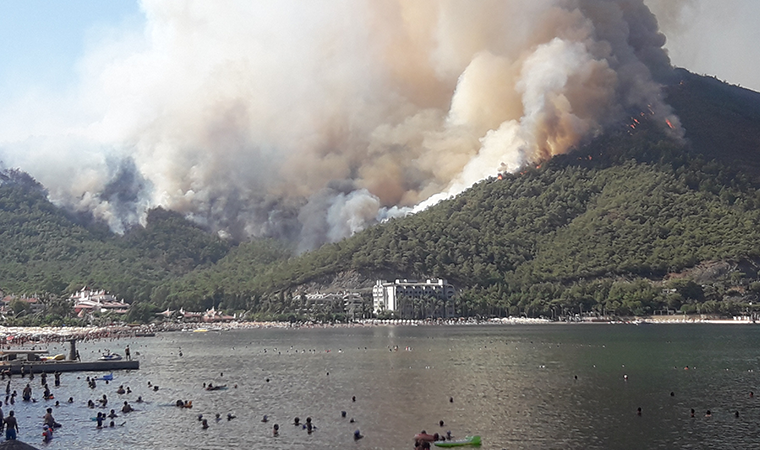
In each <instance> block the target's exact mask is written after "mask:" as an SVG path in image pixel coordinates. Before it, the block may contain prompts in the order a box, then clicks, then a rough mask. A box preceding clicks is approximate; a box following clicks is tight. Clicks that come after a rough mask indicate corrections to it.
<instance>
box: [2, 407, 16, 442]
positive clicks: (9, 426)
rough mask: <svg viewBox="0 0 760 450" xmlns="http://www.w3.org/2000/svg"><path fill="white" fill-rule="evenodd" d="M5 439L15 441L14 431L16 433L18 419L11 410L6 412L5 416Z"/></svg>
mask: <svg viewBox="0 0 760 450" xmlns="http://www.w3.org/2000/svg"><path fill="white" fill-rule="evenodd" d="M4 422H5V440H6V441H15V440H16V433H18V421H17V420H16V415H15V413H14V412H13V411H11V412H9V413H8V417H6V418H5V420H4Z"/></svg>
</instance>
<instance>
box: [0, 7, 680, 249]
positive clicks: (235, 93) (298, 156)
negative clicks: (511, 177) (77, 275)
mask: <svg viewBox="0 0 760 450" xmlns="http://www.w3.org/2000/svg"><path fill="white" fill-rule="evenodd" d="M143 8H144V12H145V15H146V17H147V27H146V29H145V33H144V36H143V37H142V39H141V40H140V43H139V45H136V46H132V47H130V46H129V45H127V44H129V42H127V39H126V38H125V39H124V40H123V41H118V42H116V43H113V42H112V43H110V44H103V46H102V48H98V49H97V51H94V52H93V54H92V55H89V56H88V58H87V60H86V61H85V62H86V63H85V64H83V67H84V69H83V70H84V71H83V73H84V75H83V80H82V94H81V96H82V98H81V103H82V104H83V105H86V106H87V107H88V108H91V110H88V111H87V112H88V113H89V114H83V115H79V116H77V117H87V119H81V120H80V121H79V122H75V123H70V124H68V125H67V126H64V127H63V128H61V127H58V128H55V129H49V130H44V129H43V132H39V129H38V128H34V127H30V129H29V130H31V131H28V132H27V134H26V135H24V132H23V131H22V132H19V133H17V137H16V138H14V139H9V138H5V139H3V140H2V141H3V142H4V143H3V144H2V147H0V150H2V157H3V160H4V161H5V163H6V164H8V165H11V166H18V167H21V168H22V169H25V170H28V171H29V172H30V173H31V174H32V175H33V176H35V177H36V178H38V179H39V180H40V181H41V182H42V183H43V184H45V185H46V186H47V187H48V188H50V195H51V198H52V199H54V200H55V201H57V202H58V203H61V204H66V205H70V206H71V207H73V208H76V209H79V210H89V211H92V212H93V213H94V214H95V215H97V216H98V217H101V218H103V219H105V220H108V222H109V223H110V225H111V227H112V228H113V229H115V230H123V229H125V228H127V227H129V226H131V225H133V224H135V223H137V222H140V221H141V220H144V217H145V213H146V211H147V210H148V209H149V208H151V207H155V206H163V207H165V208H168V209H171V210H174V211H178V212H181V213H183V214H185V215H186V216H188V217H190V218H192V219H193V220H195V221H196V222H199V223H203V224H205V225H207V226H208V227H209V228H211V229H213V230H215V231H218V232H219V233H220V234H222V235H231V236H235V237H237V238H240V239H245V238H249V237H255V236H275V237H282V238H287V239H293V240H297V241H298V242H299V243H300V246H299V248H300V249H301V250H308V249H311V248H315V247H317V246H319V245H321V244H322V243H324V242H330V241H337V240H340V239H342V238H344V237H346V236H348V235H351V234H352V233H355V232H356V231H359V230H361V229H363V228H365V227H367V226H368V225H370V224H373V223H376V222H377V221H380V220H382V219H384V218H386V217H390V216H394V215H401V214H405V213H408V212H410V211H417V210H421V209H424V208H425V207H427V206H429V205H431V204H434V203H436V202H438V201H440V200H441V199H443V198H447V197H449V196H451V195H455V194H458V193H460V192H462V191H463V190H464V189H466V188H468V187H469V186H471V185H472V184H473V183H475V182H477V181H479V180H482V179H484V178H486V177H489V176H493V175H496V174H497V172H499V171H500V170H502V171H504V170H506V171H508V172H515V171H519V170H520V169H521V168H522V167H524V166H527V165H532V166H536V165H538V164H540V163H541V161H543V160H546V159H548V158H551V157H552V156H554V155H557V154H562V153H565V152H567V151H568V150H569V149H572V148H573V147H574V146H576V145H578V144H579V143H580V142H582V141H583V140H584V139H588V138H591V137H593V136H596V135H598V134H599V133H601V132H602V131H603V130H604V129H605V127H607V126H609V125H611V124H619V123H622V122H624V121H625V120H626V117H628V116H629V111H631V110H639V111H647V114H650V115H651V116H653V117H655V118H656V120H657V121H658V123H662V124H663V126H668V127H669V129H671V130H672V133H673V135H674V136H678V135H680V134H681V129H680V122H679V120H678V118H677V117H676V116H675V115H673V113H672V111H671V109H670V107H669V106H668V105H667V104H666V103H665V102H664V101H663V100H662V97H661V87H660V83H661V82H663V81H664V80H665V79H667V77H668V76H669V75H670V74H671V71H672V68H671V65H670V61H669V59H668V56H667V54H666V52H665V51H664V50H663V48H662V46H663V44H664V43H665V37H664V36H663V35H662V34H661V33H660V32H659V31H658V26H657V20H656V19H655V17H654V15H653V14H652V13H651V12H650V10H649V9H648V8H647V6H646V5H645V4H644V2H643V0H537V1H532V2H525V1H522V0H507V1H502V0H500V1H482V2H477V3H473V2H470V1H465V0H461V1H449V2H437V1H421V2H403V1H392V0H386V1H366V2H364V1H350V2H349V1H339V0H334V1H323V2H309V3H304V2H277V3H271V2H239V3H235V2H233V3H217V2H201V1H198V2H183V3H181V4H173V3H166V2H162V1H157V0H145V1H144V3H143ZM103 55H108V56H109V57H107V58H106V57H103ZM59 114H60V115H61V116H62V117H65V116H67V115H68V112H66V111H60V112H59ZM633 119H634V122H632V126H634V128H635V123H636V122H635V120H637V119H636V118H633ZM72 120H73V119H72ZM64 122H66V121H64ZM43 128H44V127H43ZM19 136H20V137H19Z"/></svg>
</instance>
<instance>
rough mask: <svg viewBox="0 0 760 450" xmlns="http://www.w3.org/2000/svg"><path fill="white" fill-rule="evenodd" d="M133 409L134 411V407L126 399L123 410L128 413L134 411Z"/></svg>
mask: <svg viewBox="0 0 760 450" xmlns="http://www.w3.org/2000/svg"><path fill="white" fill-rule="evenodd" d="M132 411H134V409H132V407H131V406H129V403H127V401H126V400H124V406H122V407H121V412H123V413H128V412H132Z"/></svg>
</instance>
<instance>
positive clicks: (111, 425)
mask: <svg viewBox="0 0 760 450" xmlns="http://www.w3.org/2000/svg"><path fill="white" fill-rule="evenodd" d="M108 426H109V427H110V428H113V427H115V426H116V424H115V423H113V420H112V421H111V423H109V424H108Z"/></svg>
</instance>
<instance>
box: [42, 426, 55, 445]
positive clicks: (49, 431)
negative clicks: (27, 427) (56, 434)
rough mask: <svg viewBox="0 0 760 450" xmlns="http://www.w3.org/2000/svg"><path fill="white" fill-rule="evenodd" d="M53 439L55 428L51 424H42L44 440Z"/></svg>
mask: <svg viewBox="0 0 760 450" xmlns="http://www.w3.org/2000/svg"><path fill="white" fill-rule="evenodd" d="M51 439H53V430H52V429H51V428H50V427H49V426H47V425H43V426H42V440H43V441H45V442H47V441H49V440H51Z"/></svg>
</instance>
